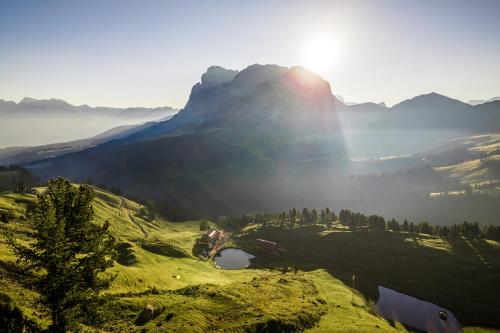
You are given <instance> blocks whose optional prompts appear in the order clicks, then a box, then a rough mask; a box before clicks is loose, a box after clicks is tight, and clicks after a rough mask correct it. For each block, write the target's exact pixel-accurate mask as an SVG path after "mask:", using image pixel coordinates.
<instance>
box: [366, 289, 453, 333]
mask: <svg viewBox="0 0 500 333" xmlns="http://www.w3.org/2000/svg"><path fill="white" fill-rule="evenodd" d="M378 293H379V298H378V301H377V304H376V306H375V308H376V310H377V313H378V314H379V315H381V316H382V317H384V318H385V319H388V320H393V321H399V322H401V323H403V324H405V325H408V326H411V327H413V328H416V329H419V330H422V331H425V332H430V333H457V332H460V323H459V322H458V320H457V318H455V316H454V315H453V313H451V311H449V310H447V309H444V308H441V307H439V306H437V305H436V304H433V303H430V302H426V301H422V300H419V299H418V298H415V297H412V296H408V295H405V294H403V293H399V292H397V291H395V290H392V289H389V288H385V287H382V286H379V287H378Z"/></svg>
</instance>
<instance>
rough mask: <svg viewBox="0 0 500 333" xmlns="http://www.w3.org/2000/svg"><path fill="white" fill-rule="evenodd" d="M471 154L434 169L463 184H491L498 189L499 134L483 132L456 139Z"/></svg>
mask: <svg viewBox="0 0 500 333" xmlns="http://www.w3.org/2000/svg"><path fill="white" fill-rule="evenodd" d="M457 141H458V142H459V144H461V145H462V146H463V147H464V148H466V149H467V150H468V151H469V152H470V153H471V154H472V156H474V157H473V158H471V159H468V160H465V161H462V162H460V163H457V164H452V165H446V166H441V167H437V168H436V171H438V172H440V173H441V174H444V175H446V176H448V177H450V178H452V179H454V180H459V181H460V182H462V183H463V184H469V185H472V186H481V185H484V184H488V183H490V182H491V183H492V184H496V185H493V186H491V187H492V189H493V190H494V191H498V190H499V189H500V188H499V187H498V183H499V182H500V173H499V171H500V155H499V151H500V134H484V135H478V136H472V137H468V138H462V139H459V140H457Z"/></svg>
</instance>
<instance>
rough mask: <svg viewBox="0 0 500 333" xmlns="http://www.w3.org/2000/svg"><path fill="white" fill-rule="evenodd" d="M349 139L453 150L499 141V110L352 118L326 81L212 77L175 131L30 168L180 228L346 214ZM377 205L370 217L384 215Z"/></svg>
mask: <svg viewBox="0 0 500 333" xmlns="http://www.w3.org/2000/svg"><path fill="white" fill-rule="evenodd" d="M348 128H357V129H360V130H361V133H364V132H367V131H372V130H374V129H380V130H384V131H394V130H396V131H399V132H397V133H398V134H397V135H398V136H397V137H394V134H390V135H392V138H391V140H392V141H396V142H402V143H404V142H411V141H413V140H420V138H421V137H423V136H426V135H427V134H422V133H421V132H420V131H419V130H420V129H425V130H427V129H429V128H430V129H437V130H438V132H439V133H441V131H442V130H443V129H446V130H447V131H450V133H452V132H453V134H446V135H445V136H444V137H440V140H446V139H447V138H450V135H456V133H457V132H460V133H482V132H487V131H497V130H499V129H500V102H498V101H494V102H489V103H485V104H482V105H478V106H471V105H468V104H466V103H462V102H460V101H457V100H454V99H451V98H448V97H445V96H442V95H439V94H436V93H431V94H427V95H421V96H417V97H415V98H413V99H409V100H406V101H403V102H401V103H399V104H397V105H395V106H393V107H391V108H387V107H386V106H385V105H380V104H375V103H362V104H357V105H352V106H349V105H345V104H344V103H342V102H341V101H339V100H338V99H337V98H336V97H335V96H334V95H333V94H332V91H331V88H330V84H329V83H328V82H327V81H325V80H323V79H322V78H321V77H319V76H318V75H316V74H314V73H312V72H310V71H308V70H305V69H304V68H301V67H291V68H287V67H281V66H276V65H252V66H249V67H248V68H246V69H244V70H242V71H234V70H227V69H224V68H222V67H217V66H213V67H210V68H209V69H208V70H207V72H206V73H204V74H203V75H202V77H201V82H200V83H197V84H195V85H194V86H193V88H192V90H191V94H190V97H189V100H188V102H187V104H186V106H185V107H184V108H183V109H182V110H180V111H179V112H178V113H177V114H175V115H174V116H173V117H172V118H171V119H169V120H166V121H160V122H158V123H154V124H151V125H149V126H147V127H144V128H139V129H138V130H134V131H133V132H132V133H127V134H126V135H124V136H121V137H120V138H118V139H116V140H112V141H108V142H106V143H102V144H97V145H96V146H93V147H91V148H89V149H85V150H83V151H79V152H74V153H70V154H66V155H62V156H57V157H55V158H50V159H44V160H42V161H39V162H35V163H31V164H30V166H29V167H30V168H31V170H32V171H33V172H35V173H36V174H37V175H39V176H40V177H42V178H49V177H53V176H59V175H62V176H66V177H69V178H71V179H72V180H75V181H84V180H85V179H87V178H88V177H92V178H93V179H94V181H95V182H97V183H99V182H101V183H104V182H105V183H107V185H108V186H113V187H118V188H121V189H122V190H123V191H124V193H128V194H130V195H134V196H137V197H140V198H142V199H144V200H148V199H151V200H154V201H155V202H156V203H157V204H158V206H159V208H160V210H162V211H163V212H164V213H166V214H168V215H169V216H171V217H173V218H191V217H193V216H214V215H217V214H232V213H239V212H248V211H256V210H276V209H281V208H284V207H291V206H297V207H298V206H300V205H303V206H311V205H318V204H319V203H325V204H328V203H331V202H336V203H337V204H339V203H344V204H345V206H347V207H350V205H352V203H353V202H360V201H359V200H361V199H360V195H359V192H356V191H355V189H354V188H352V189H351V188H350V185H346V184H347V183H344V181H347V180H346V179H347V178H346V177H347V175H348V174H349V172H350V171H349V170H350V165H349V153H350V152H349V151H348V150H349V145H348V142H346V136H345V134H344V133H345V132H346V129H348ZM445 132H446V131H445ZM389 133H393V132H389ZM446 133H448V132H446ZM382 137H383V136H382V134H376V135H375V137H374V139H370V140H367V141H365V145H367V146H376V145H377V140H381V138H382ZM384 140H385V137H384ZM426 140H427V141H429V143H426V144H427V146H426V147H430V145H432V144H438V142H430V141H431V140H433V137H430V139H426ZM427 141H426V142H427ZM439 143H442V142H439ZM420 183H422V181H421V180H419V182H417V183H414V184H413V185H405V186H410V187H412V186H413V187H415V186H417V185H415V184H420ZM429 184H430V185H429V186H437V185H438V184H441V183H439V182H438V181H437V180H433V181H432V182H429ZM398 186H399V185H398ZM335 188H342V193H337V192H336V191H335V190H334V189H335ZM350 191H352V193H350ZM346 198H349V199H346ZM351 199H352V200H357V201H349V200H351ZM342 200H343V201H342ZM363 200H365V201H366V200H368V199H363ZM370 200H372V199H370ZM370 200H368V201H366V204H365V206H364V207H368V206H369V207H380V205H382V203H380V202H377V201H375V200H372V201H373V202H370ZM368 209H371V208H368Z"/></svg>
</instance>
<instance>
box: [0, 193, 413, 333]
mask: <svg viewBox="0 0 500 333" xmlns="http://www.w3.org/2000/svg"><path fill="white" fill-rule="evenodd" d="M35 199H36V198H35V196H33V195H25V194H7V193H4V194H0V210H9V211H11V212H14V213H15V216H16V218H15V219H14V220H12V221H11V222H9V223H8V224H2V223H0V292H1V293H5V294H8V295H9V296H10V297H11V298H12V299H13V301H14V302H15V303H16V305H18V306H19V307H20V308H21V309H22V310H23V312H24V313H25V315H26V316H27V317H29V318H30V319H32V320H34V321H35V322H37V323H39V324H40V325H42V326H46V325H47V324H48V319H47V316H46V314H44V313H43V311H42V309H40V308H38V307H36V305H35V304H34V302H33V299H34V298H35V296H36V294H35V293H33V292H31V291H29V290H27V289H25V288H24V287H23V286H22V285H20V284H19V283H18V282H17V279H16V276H15V274H14V273H13V271H12V269H11V267H10V264H11V263H12V261H13V260H14V259H15V258H14V257H13V256H12V253H11V252H10V250H9V249H8V248H7V247H6V246H5V242H4V239H5V238H4V237H5V233H6V232H14V234H15V235H16V237H19V238H23V231H25V228H24V220H23V216H24V214H25V213H26V208H27V207H28V206H29V205H32V204H33V203H34V202H35ZM94 207H95V211H96V219H97V221H103V220H108V221H110V223H111V230H112V232H113V233H114V234H115V235H116V236H117V238H118V239H119V241H120V242H126V243H129V244H131V246H132V249H133V253H134V255H135V256H136V260H137V262H136V264H134V265H132V266H124V265H120V264H118V263H117V264H116V265H115V267H113V268H112V269H111V271H110V274H116V279H115V280H114V282H113V284H112V287H111V289H110V291H109V293H110V294H112V295H114V296H116V298H115V299H114V300H113V301H112V302H111V303H109V305H108V306H107V309H108V311H107V312H108V315H109V316H110V318H109V320H108V321H106V324H105V327H104V328H105V329H106V330H110V331H116V330H120V331H125V330H137V331H139V330H142V329H143V328H148V329H150V330H152V331H154V330H161V331H164V330H174V329H176V330H178V331H181V332H182V331H194V332H196V331H198V332H205V331H243V330H248V331H256V330H262V329H270V330H273V328H274V329H275V328H276V326H273V325H281V327H283V326H284V327H288V328H290V329H292V328H293V329H302V328H305V327H309V326H314V327H313V328H312V329H311V331H312V332H350V331H351V332H363V331H364V332H373V329H374V328H376V326H378V327H380V328H382V331H384V332H391V331H401V330H404V329H402V328H401V327H397V328H393V327H391V326H390V325H389V323H387V322H386V321H385V320H383V319H381V318H380V317H378V316H376V315H375V314H374V313H373V310H372V307H371V305H370V304H368V303H366V302H365V301H364V300H363V298H362V297H361V296H359V297H358V298H357V301H356V304H355V306H353V305H352V304H351V303H350V301H351V293H350V289H349V288H348V287H346V286H345V285H344V284H343V283H342V282H341V281H340V280H338V279H336V278H334V277H332V276H331V275H330V274H329V273H328V272H327V271H325V270H322V269H317V270H311V271H308V272H301V271H298V272H296V273H292V272H289V273H286V274H283V273H281V272H279V271H276V270H268V269H262V270H260V269H247V270H234V271H228V270H219V269H216V268H215V267H214V265H213V264H212V263H210V262H205V261H202V260H199V259H197V258H195V257H193V256H192V254H191V249H192V247H193V245H194V242H195V240H196V238H197V237H198V236H199V231H198V227H199V222H184V223H172V222H167V221H153V222H147V221H145V220H143V219H142V218H141V217H140V216H139V215H138V214H137V211H138V210H139V209H140V208H141V206H140V205H138V204H137V203H134V202H132V201H129V200H127V199H123V198H120V197H117V196H115V195H112V194H110V193H107V192H104V191H101V190H99V189H96V200H95V205H94ZM141 244H149V245H151V246H154V247H157V248H160V249H165V248H166V249H169V250H171V249H172V248H174V249H175V250H176V252H175V253H176V254H179V253H181V254H182V253H184V255H183V256H182V255H176V257H170V256H166V255H161V254H155V253H153V252H150V251H148V250H146V249H144V247H141V246H140V245H141ZM325 301H326V302H325ZM146 304H151V305H153V306H155V308H160V307H161V306H163V307H164V311H163V312H162V313H161V314H160V315H159V316H158V317H156V318H154V319H153V320H151V321H150V322H148V323H147V324H145V325H144V326H137V325H135V324H134V321H135V320H136V318H137V315H138V313H139V312H140V311H141V309H142V308H143V307H144V306H145V305H146ZM322 314H324V315H323V316H322V317H320V316H321V315H322ZM318 321H319V322H318ZM317 324H319V326H317Z"/></svg>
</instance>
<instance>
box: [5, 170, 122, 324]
mask: <svg viewBox="0 0 500 333" xmlns="http://www.w3.org/2000/svg"><path fill="white" fill-rule="evenodd" d="M93 197H94V194H93V191H92V189H91V188H89V187H87V186H79V187H76V186H73V185H72V184H71V183H70V182H69V181H67V180H65V179H62V178H58V179H54V180H51V181H49V183H48V187H47V189H46V190H45V191H44V192H43V193H42V194H39V195H38V206H37V208H36V210H35V211H34V213H33V215H32V216H31V219H30V221H29V224H30V227H31V230H32V231H31V232H30V236H31V238H32V242H30V244H29V245H23V244H20V243H18V242H17V241H16V240H14V239H12V238H10V239H9V244H10V245H11V246H12V248H13V250H14V253H15V254H16V256H17V257H18V260H17V263H18V264H19V266H20V268H21V269H23V270H24V272H25V273H26V282H27V283H28V284H29V285H30V286H32V287H33V288H34V289H35V290H36V291H38V293H39V294H40V298H39V301H40V303H41V304H43V305H44V306H45V307H46V308H47V309H48V311H49V312H50V314H51V318H52V325H51V327H50V330H51V331H52V332H66V331H67V330H68V329H70V328H72V327H73V326H74V325H75V322H76V321H75V319H76V317H77V316H78V317H80V318H86V319H88V320H92V318H94V319H95V317H94V316H95V314H96V311H95V310H96V309H97V305H98V303H99V300H100V298H99V293H100V291H102V290H104V289H106V288H107V287H108V286H109V282H110V279H106V278H103V277H102V276H101V274H100V273H102V272H104V271H105V270H106V269H107V268H109V267H111V266H112V265H113V259H114V257H115V250H114V249H115V240H114V238H113V237H112V236H111V235H110V234H109V232H108V228H109V223H108V222H107V221H106V222H105V223H104V225H98V224H96V223H94V222H93V221H92V220H93V217H94V210H93V208H92V200H93Z"/></svg>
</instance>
